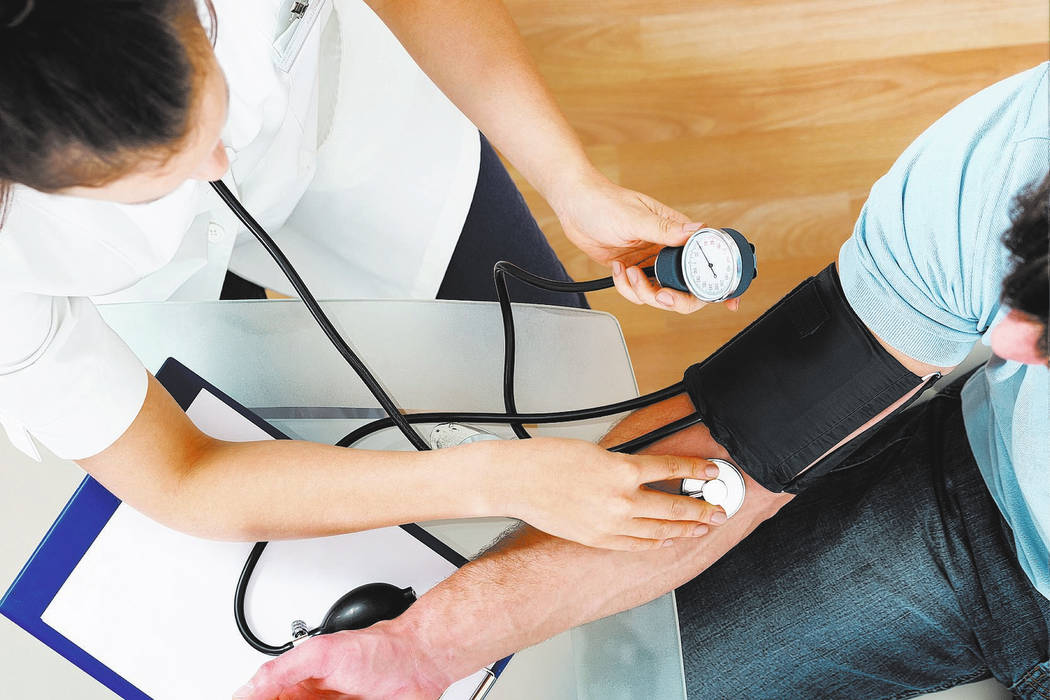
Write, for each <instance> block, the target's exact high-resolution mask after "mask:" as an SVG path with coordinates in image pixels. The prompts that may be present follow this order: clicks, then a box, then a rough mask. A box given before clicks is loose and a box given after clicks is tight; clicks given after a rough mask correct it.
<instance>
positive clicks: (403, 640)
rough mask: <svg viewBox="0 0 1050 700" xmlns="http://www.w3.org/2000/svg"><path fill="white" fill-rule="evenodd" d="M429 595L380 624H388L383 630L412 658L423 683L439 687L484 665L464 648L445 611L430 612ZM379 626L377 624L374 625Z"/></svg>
mask: <svg viewBox="0 0 1050 700" xmlns="http://www.w3.org/2000/svg"><path fill="white" fill-rule="evenodd" d="M428 602H429V598H427V597H426V596H424V597H423V598H421V599H420V600H419V601H417V602H416V603H415V604H413V605H412V607H410V608H409V609H408V610H406V611H405V612H404V613H402V614H401V615H400V616H398V617H396V618H394V619H393V620H391V621H389V622H382V623H379V625H385V626H387V629H386V630H384V632H385V633H386V634H390V635H392V636H393V637H394V638H395V639H397V640H398V646H399V647H400V648H401V649H402V650H403V655H404V658H405V659H412V660H413V661H414V664H413V666H414V667H415V670H416V673H417V674H419V676H420V677H421V680H422V681H423V683H422V684H423V685H428V686H432V687H434V688H440V689H441V690H442V691H444V689H446V688H448V687H449V686H450V685H452V684H453V683H455V682H456V681H458V680H459V679H461V678H465V677H466V676H468V675H470V674H471V673H473V672H474V671H477V670H478V669H479V668H481V667H482V666H484V665H485V662H484V661H479V662H477V663H474V662H473V659H469V658H466V659H465V658H464V657H465V656H468V655H467V654H465V653H463V652H464V646H463V644H462V640H458V641H457V639H456V637H455V634H454V633H453V632H452V631H451V627H450V625H449V620H448V615H446V616H445V619H444V620H442V619H441V616H440V615H434V614H431V611H430V606H429V605H428ZM376 626H377V627H378V625H376Z"/></svg>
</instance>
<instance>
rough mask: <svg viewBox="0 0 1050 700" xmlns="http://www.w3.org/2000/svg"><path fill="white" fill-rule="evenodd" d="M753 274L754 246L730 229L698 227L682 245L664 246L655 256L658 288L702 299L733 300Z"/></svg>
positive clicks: (755, 275)
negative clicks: (686, 293)
mask: <svg viewBox="0 0 1050 700" xmlns="http://www.w3.org/2000/svg"><path fill="white" fill-rule="evenodd" d="M757 276H758V261H757V259H756V257H755V246H754V245H752V244H751V243H749V242H748V240H747V239H746V238H744V237H743V236H742V235H741V234H740V232H739V231H736V230H734V229H731V228H702V229H700V230H699V231H697V232H696V233H694V234H693V235H692V236H690V237H689V240H688V241H686V242H685V245H684V246H681V247H678V248H664V249H663V250H661V251H660V254H659V255H658V256H657V257H656V281H657V282H659V283H660V286H661V287H670V288H671V289H677V290H679V291H682V292H689V293H690V294H692V295H693V296H695V297H696V298H697V299H700V300H701V301H706V302H716V301H725V300H726V299H735V298H736V297H738V296H740V295H741V294H743V293H744V292H745V291H746V290H747V288H748V286H749V285H750V284H751V280H753V279H754V278H755V277H757Z"/></svg>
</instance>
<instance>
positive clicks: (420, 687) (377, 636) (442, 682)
mask: <svg viewBox="0 0 1050 700" xmlns="http://www.w3.org/2000/svg"><path fill="white" fill-rule="evenodd" d="M455 680H457V679H455V678H448V677H447V676H446V674H444V673H442V672H441V671H440V670H439V669H438V668H437V666H436V664H434V663H433V660H432V657H431V656H430V655H427V654H424V653H423V651H422V649H421V647H420V644H419V642H418V640H417V639H416V638H415V636H413V635H411V634H410V633H408V632H407V631H406V630H405V626H404V625H401V624H399V622H398V621H397V620H393V621H390V622H379V623H376V624H375V625H372V626H371V627H369V628H368V629H364V630H357V631H353V632H336V633H334V634H326V635H321V636H318V637H314V638H312V639H309V640H307V641H305V642H303V643H302V644H300V645H299V646H298V647H296V648H295V649H292V650H291V651H289V652H286V653H284V654H282V655H281V656H278V657H277V658H275V659H274V660H272V661H269V662H267V663H266V664H264V665H263V666H262V667H261V668H260V669H259V670H258V671H257V672H256V674H255V675H254V676H253V677H252V679H251V680H250V681H249V682H248V684H247V685H245V686H244V687H243V688H241V689H240V690H238V691H237V692H236V693H235V694H234V696H233V697H234V699H235V700H349V699H350V698H353V699H354V700H389V699H390V698H399V700H400V699H404V700H435V698H438V697H440V696H441V694H442V693H443V692H444V691H445V689H446V688H447V687H448V686H449V685H451V684H452V683H453V682H454V681H455Z"/></svg>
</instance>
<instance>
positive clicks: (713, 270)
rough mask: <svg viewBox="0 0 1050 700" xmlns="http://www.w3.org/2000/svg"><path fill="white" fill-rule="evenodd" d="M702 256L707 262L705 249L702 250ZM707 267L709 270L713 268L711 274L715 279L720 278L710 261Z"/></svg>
mask: <svg viewBox="0 0 1050 700" xmlns="http://www.w3.org/2000/svg"><path fill="white" fill-rule="evenodd" d="M700 255H703V256H704V260H707V253H705V252H704V249H703V248H701V249H700ZM707 266H708V267H709V268H711V274H712V275H714V276H715V277H718V273H717V272H715V266H714V265H712V264H711V261H710V260H707Z"/></svg>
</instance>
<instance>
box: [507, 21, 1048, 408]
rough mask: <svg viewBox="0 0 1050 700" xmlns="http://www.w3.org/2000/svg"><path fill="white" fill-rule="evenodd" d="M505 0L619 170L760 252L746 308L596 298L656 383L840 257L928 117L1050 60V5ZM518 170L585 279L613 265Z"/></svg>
mask: <svg viewBox="0 0 1050 700" xmlns="http://www.w3.org/2000/svg"><path fill="white" fill-rule="evenodd" d="M506 2H507V5H508V6H509V7H510V10H511V12H512V14H513V15H514V17H515V19H516V21H517V22H518V25H519V27H520V29H521V31H522V33H523V35H524V36H525V39H526V41H527V43H528V45H529V47H530V49H531V51H532V53H533V55H534V56H535V57H536V59H537V61H538V63H539V65H540V70H541V71H542V73H543V75H544V76H545V78H546V79H547V81H548V82H549V84H550V86H551V87H552V89H553V90H554V92H555V95H556V97H557V98H558V101H559V102H560V104H561V105H562V107H563V108H564V110H565V112H566V113H567V114H568V117H569V120H570V121H571V122H572V124H573V125H574V126H575V128H576V129H577V130H578V131H579V133H580V134H581V136H582V138H583V140H584V143H585V144H586V146H587V149H588V151H589V153H590V155H591V157H592V159H593V160H594V162H595V163H596V164H597V165H598V166H599V167H600V168H601V169H602V170H603V171H604V172H605V173H606V174H607V175H608V176H609V177H611V178H612V179H613V180H615V181H617V182H619V183H620V184H622V185H624V186H626V187H630V188H633V189H636V190H639V191H642V192H645V193H646V194H649V195H651V196H653V197H656V198H657V199H660V200H662V201H664V202H665V203H667V204H669V205H671V206H673V207H676V208H678V209H679V210H681V211H682V212H684V213H685V214H687V215H688V216H690V217H691V218H692V219H693V220H694V221H704V222H706V223H707V224H709V225H714V226H733V227H735V228H738V229H740V230H741V231H742V232H744V233H745V235H747V236H748V237H749V238H750V239H751V240H752V241H754V242H755V243H756V244H757V246H758V251H759V268H760V274H759V277H758V279H756V280H755V283H754V285H753V286H752V287H751V289H750V290H749V291H748V293H747V294H746V295H745V297H744V298H743V302H742V305H741V310H740V312H739V313H737V314H733V313H730V312H728V311H727V310H725V309H724V308H722V307H720V306H719V307H714V306H712V307H708V308H705V309H703V310H701V311H700V312H698V313H696V314H693V315H692V316H687V317H682V316H678V315H676V314H672V313H668V312H661V311H657V310H655V309H651V308H649V307H638V306H634V305H632V304H630V303H628V302H627V301H625V300H623V299H622V298H620V297H619V296H618V295H616V294H615V292H612V291H608V292H600V293H598V294H594V295H591V303H592V305H593V306H594V307H595V308H598V309H602V310H605V311H609V312H611V313H613V314H615V315H616V316H617V317H618V318H619V319H620V322H621V324H622V325H623V329H624V333H625V335H626V337H627V341H628V345H629V347H630V350H631V356H632V359H633V361H634V365H635V369H636V371H637V375H638V381H639V385H640V388H641V390H642V391H647V390H652V389H655V388H658V387H660V386H664V385H666V384H668V383H670V382H673V381H676V380H677V379H680V378H681V373H682V370H683V369H684V368H685V367H686V366H688V365H689V364H692V363H693V362H695V361H697V360H699V359H702V358H704V357H706V356H707V355H708V354H709V353H710V352H711V351H712V350H714V349H715V348H717V347H718V346H719V345H721V344H722V343H724V342H725V341H726V340H728V339H729V338H730V337H732V336H733V334H734V333H736V332H737V331H739V330H740V329H741V328H743V327H744V326H745V325H746V324H747V323H749V322H750V321H752V320H754V319H755V318H756V317H757V316H758V315H759V314H760V313H761V312H762V311H763V310H764V309H766V308H767V307H769V306H770V305H771V304H772V303H773V302H775V301H776V300H777V299H779V298H780V297H781V296H782V295H783V294H784V293H785V292H787V291H788V290H789V289H791V288H792V287H793V286H794V285H795V284H796V283H797V282H799V281H800V280H801V279H802V278H803V277H805V276H807V275H809V274H812V273H814V272H816V271H818V270H819V269H821V268H822V267H823V266H825V265H826V264H827V263H828V262H830V261H832V260H833V259H834V258H835V257H836V253H837V251H838V248H839V246H840V245H841V243H842V241H843V240H845V239H846V238H847V237H848V236H849V234H850V232H851V230H852V228H853V222H854V220H855V218H856V216H857V214H858V212H859V211H860V207H861V205H862V204H863V202H864V199H865V197H866V196H867V192H868V189H869V188H870V186H871V184H872V182H874V181H875V179H877V178H878V177H879V176H880V175H881V174H882V173H884V172H885V171H886V170H887V169H888V168H889V166H890V165H891V164H892V163H893V161H894V159H895V158H896V156H897V155H898V154H899V153H900V152H901V151H902V150H903V149H904V148H905V147H906V146H907V145H908V143H909V142H911V141H912V140H913V139H914V138H915V137H916V136H918V135H919V134H920V133H921V132H922V131H923V129H925V127H927V126H928V125H929V124H931V123H932V122H933V121H935V120H936V119H937V118H938V117H939V116H940V115H942V114H943V113H944V112H946V111H947V110H949V109H951V108H952V107H953V106H954V105H956V104H958V103H959V102H960V101H962V100H963V99H964V98H966V97H967V96H969V95H971V94H973V93H974V92H977V91H978V90H980V89H981V88H983V87H985V86H987V85H990V84H992V83H994V82H996V81H997V80H1000V79H1001V78H1004V77H1006V76H1009V75H1012V74H1013V73H1017V72H1020V71H1022V70H1024V69H1026V68H1029V67H1031V66H1034V65H1035V64H1037V63H1039V62H1041V61H1044V60H1046V59H1047V58H1048V48H1047V33H1048V22H1050V19H1048V3H1047V0H692V1H691V2H684V1H682V0H506ZM515 179H516V180H517V182H518V184H519V186H520V187H521V188H522V191H523V192H525V196H526V199H527V200H528V202H529V206H530V207H532V210H533V213H534V214H535V215H536V217H537V219H538V220H539V222H540V225H541V226H542V227H543V229H544V231H546V233H547V235H548V237H549V238H550V239H551V242H552V243H553V245H554V247H555V249H556V250H557V252H558V254H559V255H560V256H561V258H562V260H563V261H564V262H565V264H566V267H567V268H568V270H569V272H570V274H572V275H573V276H574V277H576V278H577V279H585V278H590V277H597V276H600V275H603V274H605V273H604V271H603V268H601V267H599V266H598V265H596V264H595V263H592V262H591V261H589V260H588V259H587V258H586V257H585V256H584V255H583V254H582V253H580V252H579V251H577V250H576V249H575V248H574V247H573V246H572V244H570V243H569V242H568V241H567V240H566V239H565V237H564V236H563V235H562V232H561V228H560V226H559V225H558V221H557V218H556V217H555V216H554V215H553V213H552V212H551V210H550V208H549V207H548V206H547V204H546V203H545V202H544V201H543V200H542V199H541V198H540V197H539V196H538V195H537V194H536V192H535V191H534V190H533V189H532V188H531V187H529V186H528V184H527V183H526V182H524V180H523V179H522V178H520V177H519V176H518V175H517V174H516V173H515Z"/></svg>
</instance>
